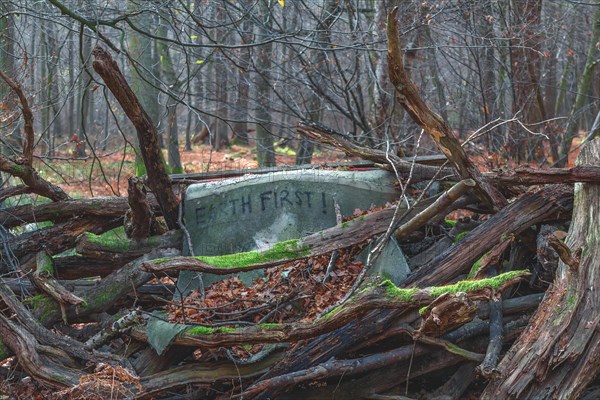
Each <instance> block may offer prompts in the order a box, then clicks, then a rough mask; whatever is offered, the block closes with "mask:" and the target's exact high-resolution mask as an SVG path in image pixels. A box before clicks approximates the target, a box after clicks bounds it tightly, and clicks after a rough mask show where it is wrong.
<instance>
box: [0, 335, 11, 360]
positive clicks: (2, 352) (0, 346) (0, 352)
mask: <svg viewBox="0 0 600 400" xmlns="http://www.w3.org/2000/svg"><path fill="white" fill-rule="evenodd" d="M9 355H10V350H8V348H7V347H6V346H5V345H4V342H3V341H2V339H0V361H2V360H4V359H5V358H6V357H8V356H9Z"/></svg>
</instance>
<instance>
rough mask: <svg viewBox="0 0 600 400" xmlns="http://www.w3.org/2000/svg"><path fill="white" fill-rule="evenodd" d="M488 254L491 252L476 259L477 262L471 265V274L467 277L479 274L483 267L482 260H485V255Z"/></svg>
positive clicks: (470, 277) (471, 277)
mask: <svg viewBox="0 0 600 400" xmlns="http://www.w3.org/2000/svg"><path fill="white" fill-rule="evenodd" d="M488 254H489V252H487V253H485V254H484V255H482V256H481V257H480V258H479V259H478V260H477V261H475V263H474V264H473V266H472V267H471V270H470V271H469V274H468V275H467V279H473V278H475V275H477V273H478V272H479V270H480V269H481V260H483V259H484V257H485V256H487V255H488Z"/></svg>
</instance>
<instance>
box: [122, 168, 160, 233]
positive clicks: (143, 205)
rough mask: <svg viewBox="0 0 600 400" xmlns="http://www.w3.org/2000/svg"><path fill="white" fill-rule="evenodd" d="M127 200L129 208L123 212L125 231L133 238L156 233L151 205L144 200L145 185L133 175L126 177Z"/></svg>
mask: <svg viewBox="0 0 600 400" xmlns="http://www.w3.org/2000/svg"><path fill="white" fill-rule="evenodd" d="M127 202H128V204H129V210H127V213H125V223H124V225H125V233H126V234H127V237H129V238H132V239H134V240H140V239H144V238H147V237H148V236H150V235H158V234H160V233H159V230H160V229H159V226H158V222H157V221H156V217H155V215H154V212H153V211H152V207H151V206H150V204H149V203H148V201H147V200H146V186H145V185H144V182H143V181H142V180H141V179H139V178H136V177H135V176H132V177H130V178H129V179H127Z"/></svg>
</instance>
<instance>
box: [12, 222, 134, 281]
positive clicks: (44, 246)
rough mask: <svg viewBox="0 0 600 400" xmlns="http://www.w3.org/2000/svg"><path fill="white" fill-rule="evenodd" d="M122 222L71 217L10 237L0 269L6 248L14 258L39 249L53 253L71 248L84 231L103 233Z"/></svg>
mask: <svg viewBox="0 0 600 400" xmlns="http://www.w3.org/2000/svg"><path fill="white" fill-rule="evenodd" d="M122 224H123V220H122V219H120V218H119V219H112V220H111V219H101V218H97V217H90V218H73V219H71V220H69V221H68V222H64V223H62V224H58V225H55V226H52V227H49V228H43V229H38V230H36V231H33V232H31V233H24V234H22V235H19V236H17V237H10V238H8V240H7V245H6V246H4V247H3V248H2V253H4V256H3V259H2V263H0V270H1V269H2V267H3V266H4V268H6V266H5V263H6V260H7V259H8V258H9V255H8V254H6V253H5V252H6V249H7V248H8V249H10V252H11V253H12V254H11V255H12V256H14V257H16V258H22V257H25V256H31V255H32V254H36V253H37V252H38V251H40V250H45V251H46V252H47V253H48V254H50V255H54V254H59V253H62V252H63V251H66V250H69V249H72V248H73V247H74V246H75V240H76V239H77V237H78V236H79V235H81V234H82V233H84V232H93V233H98V234H100V233H104V232H106V231H109V230H111V229H114V228H116V227H118V226H120V225H122Z"/></svg>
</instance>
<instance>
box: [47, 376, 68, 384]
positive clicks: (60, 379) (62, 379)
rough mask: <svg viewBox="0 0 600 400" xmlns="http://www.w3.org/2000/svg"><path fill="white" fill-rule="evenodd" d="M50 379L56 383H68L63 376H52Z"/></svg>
mask: <svg viewBox="0 0 600 400" xmlns="http://www.w3.org/2000/svg"><path fill="white" fill-rule="evenodd" d="M50 378H52V379H53V380H55V381H56V382H61V383H67V378H65V377H64V376H62V375H50Z"/></svg>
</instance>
